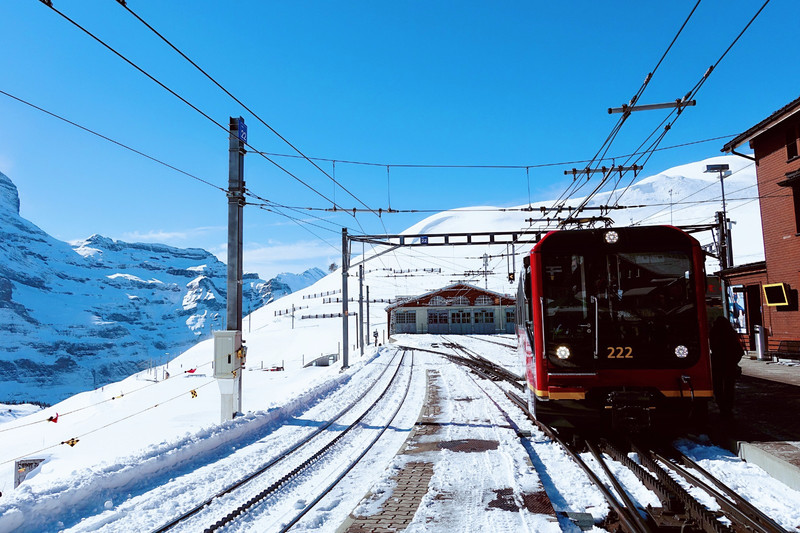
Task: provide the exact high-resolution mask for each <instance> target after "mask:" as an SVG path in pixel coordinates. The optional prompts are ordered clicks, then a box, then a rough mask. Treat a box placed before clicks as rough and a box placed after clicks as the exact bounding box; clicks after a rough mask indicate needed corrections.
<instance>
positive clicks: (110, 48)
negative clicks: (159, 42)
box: [39, 0, 336, 205]
mask: <svg viewBox="0 0 800 533" xmlns="http://www.w3.org/2000/svg"><path fill="white" fill-rule="evenodd" d="M39 1H40V2H42V3H43V4H44V5H46V6H47V7H49V8H50V9H52V10H53V11H54V12H56V13H57V14H58V15H60V16H61V17H62V18H64V19H65V20H66V21H68V22H69V23H70V24H72V25H73V26H75V27H76V28H78V29H80V30H81V31H82V32H84V33H85V34H86V35H88V36H89V37H91V38H92V39H94V40H95V41H97V42H98V43H100V44H101V45H103V47H105V48H106V49H108V50H109V51H111V52H112V53H113V54H114V55H116V56H117V57H119V58H120V59H122V60H123V61H125V62H126V63H128V64H129V65H130V66H132V67H133V68H135V69H136V70H138V71H139V72H141V73H142V74H144V75H145V76H146V77H147V78H149V79H150V80H152V81H153V82H155V83H156V84H157V85H158V86H159V87H162V88H163V89H164V90H166V91H167V92H169V93H170V94H172V95H173V96H175V97H176V98H178V99H179V100H180V101H181V102H183V103H185V104H186V105H188V106H189V107H190V108H192V109H193V110H195V111H196V112H198V113H199V114H200V115H202V116H203V117H205V118H206V119H207V120H209V121H210V122H211V123H212V124H214V125H215V126H217V127H218V128H220V129H222V130H223V131H224V132H225V133H226V135H228V136H230V131H229V129H228V128H227V127H225V126H224V125H222V124H221V123H219V122H218V121H216V120H214V119H213V118H212V117H211V116H209V115H208V114H207V113H205V112H204V111H203V110H201V109H200V108H198V107H197V106H195V105H194V104H192V103H191V102H189V101H188V100H187V99H186V98H184V97H183V96H181V95H180V94H178V93H177V92H175V91H174V90H172V89H170V88H169V87H168V86H166V85H165V84H164V83H162V82H161V81H159V80H158V79H157V78H156V77H154V76H153V75H151V74H150V73H148V72H147V71H145V70H144V69H143V68H141V67H140V66H138V65H137V64H136V63H134V62H133V61H131V60H130V59H128V58H127V57H125V56H124V55H123V54H122V53H120V52H118V51H117V50H116V49H115V48H114V47H112V46H111V45H109V44H108V43H106V42H105V41H103V40H102V39H100V38H99V37H98V36H96V35H95V34H93V33H92V32H90V31H89V30H88V29H86V28H84V27H83V26H81V25H80V24H79V23H78V22H76V21H75V20H73V19H71V18H70V17H69V16H67V15H66V14H65V13H63V12H61V11H59V10H58V9H56V8H55V7H54V6H53V4H52V3H51V2H48V1H46V0H39ZM244 144H245V145H246V146H247V147H248V148H250V149H251V151H252V152H254V153H257V154H259V155H261V157H263V158H264V159H266V160H267V161H269V162H270V163H272V164H273V165H274V166H275V167H277V168H278V169H280V170H281V171H283V172H284V173H285V174H287V175H288V176H290V177H291V178H293V179H295V180H296V181H298V182H299V183H301V184H302V185H304V186H305V187H307V188H308V189H310V190H311V191H313V192H314V193H316V194H317V195H319V196H321V197H322V198H324V199H325V200H327V201H328V202H330V203H331V204H333V205H336V204H335V203H334V202H333V200H331V199H330V198H328V197H327V196H326V195H325V194H323V193H322V192H320V191H318V190H317V189H315V188H314V187H312V186H311V185H309V184H308V183H306V182H305V181H303V180H302V179H301V178H299V177H298V176H296V175H295V174H294V173H292V172H291V171H290V170H288V169H287V168H284V167H283V166H282V165H280V164H278V163H277V162H276V161H274V160H273V159H271V158H269V157H267V156H266V155H264V153H263V152H260V151H258V150H256V149H255V148H254V147H253V146H252V145H250V144H249V143H247V142H244Z"/></svg>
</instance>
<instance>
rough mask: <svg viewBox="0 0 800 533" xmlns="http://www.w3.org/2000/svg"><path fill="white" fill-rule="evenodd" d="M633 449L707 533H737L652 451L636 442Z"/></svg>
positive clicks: (644, 464)
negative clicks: (676, 479) (671, 474)
mask: <svg viewBox="0 0 800 533" xmlns="http://www.w3.org/2000/svg"><path fill="white" fill-rule="evenodd" d="M631 449H632V450H633V451H634V452H635V453H636V454H638V456H639V461H641V463H642V466H644V467H645V468H647V469H648V470H650V471H651V472H652V473H653V475H654V476H655V477H656V478H657V479H658V481H659V482H661V483H663V484H664V486H665V487H666V488H667V490H669V491H671V492H673V493H674V494H675V495H676V496H677V497H678V498H679V499H680V500H681V501H682V502H683V504H684V506H685V511H686V513H687V515H688V516H689V517H691V518H692V519H694V520H697V522H698V525H699V526H700V528H701V529H702V531H705V532H706V533H735V531H736V530H734V529H733V528H731V527H730V526H728V525H726V524H723V523H722V522H720V521H719V520H718V519H717V516H716V515H715V514H714V513H713V512H711V511H709V510H708V509H707V508H706V507H705V506H704V505H703V504H702V503H700V502H699V501H697V499H696V498H695V497H693V496H692V495H691V494H689V492H688V491H687V490H686V489H684V488H683V487H682V486H681V485H680V484H679V483H678V482H677V481H675V480H674V479H673V478H672V477H671V476H670V475H669V472H667V471H666V470H665V469H664V468H663V467H661V466H660V465H659V463H658V461H657V460H656V459H655V457H653V454H652V452H650V451H649V450H643V449H642V448H640V447H639V446H637V445H636V444H635V443H631Z"/></svg>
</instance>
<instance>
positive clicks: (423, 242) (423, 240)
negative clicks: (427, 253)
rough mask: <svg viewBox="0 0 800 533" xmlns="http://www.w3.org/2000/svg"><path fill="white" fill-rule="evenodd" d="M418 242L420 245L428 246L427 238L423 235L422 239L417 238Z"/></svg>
mask: <svg viewBox="0 0 800 533" xmlns="http://www.w3.org/2000/svg"><path fill="white" fill-rule="evenodd" d="M419 242H420V244H428V237H427V236H425V235H423V236H422V237H420V238H419Z"/></svg>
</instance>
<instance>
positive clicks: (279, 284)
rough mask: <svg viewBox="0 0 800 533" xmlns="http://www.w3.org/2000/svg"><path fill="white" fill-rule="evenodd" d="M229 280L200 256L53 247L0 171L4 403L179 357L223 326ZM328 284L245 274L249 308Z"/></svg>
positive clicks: (87, 244)
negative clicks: (22, 211)
mask: <svg viewBox="0 0 800 533" xmlns="http://www.w3.org/2000/svg"><path fill="white" fill-rule="evenodd" d="M226 276H227V272H226V267H225V265H224V263H222V262H221V261H219V260H218V259H217V258H216V257H215V256H214V255H213V254H211V253H210V252H207V251H206V250H202V249H198V248H187V249H181V248H174V247H171V246H165V245H162V244H143V243H126V242H122V241H115V240H112V239H109V238H106V237H103V236H101V235H93V236H91V237H89V238H88V239H86V240H84V241H80V242H74V243H66V242H62V241H59V240H57V239H54V238H53V237H51V236H50V235H48V234H47V233H45V232H44V231H42V230H41V229H40V228H38V227H37V226H35V225H34V224H32V223H31V222H29V221H27V220H25V219H24V218H22V217H20V215H19V196H18V194H17V189H16V186H15V185H14V184H13V183H12V182H11V180H10V179H9V178H8V177H7V176H5V175H4V174H2V173H0V335H1V336H2V341H1V342H0V391H1V392H0V401H4V400H5V401H8V400H26V401H39V402H45V403H52V402H55V401H59V400H62V399H64V398H66V397H68V396H71V395H72V394H75V393H77V392H80V391H82V390H88V389H92V388H96V387H99V386H101V385H104V384H106V383H110V382H113V381H117V380H120V379H123V378H124V377H127V376H129V375H131V374H133V373H135V372H137V371H139V370H141V369H143V368H145V367H147V366H148V365H151V364H159V363H162V362H164V361H166V360H168V359H169V358H170V357H174V356H175V355H177V353H180V351H183V350H184V349H186V348H188V347H189V346H191V345H192V344H193V343H195V342H196V341H197V340H200V339H201V338H206V337H208V336H210V331H211V328H212V327H213V328H214V329H222V328H224V326H225V324H224V321H225V293H226V285H225V283H226ZM323 276H324V273H323V272H322V271H321V270H319V269H317V268H314V269H310V270H308V271H306V272H304V273H303V274H299V275H298V274H281V275H279V276H277V277H276V278H274V279H271V280H269V281H265V280H262V279H260V278H259V277H258V275H257V274H246V275H245V279H244V282H245V284H244V288H243V294H244V304H243V307H244V309H245V310H248V311H250V310H255V309H258V308H260V307H262V306H263V305H264V304H266V303H268V302H270V301H272V300H273V299H277V298H280V297H281V296H284V295H286V294H289V293H291V292H293V291H295V290H297V289H298V288H302V287H305V286H308V285H310V284H312V283H314V282H315V281H317V280H318V279H320V278H321V277H323ZM170 353H171V355H170Z"/></svg>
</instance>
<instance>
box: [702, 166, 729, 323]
mask: <svg viewBox="0 0 800 533" xmlns="http://www.w3.org/2000/svg"><path fill="white" fill-rule="evenodd" d="M729 168H730V167H729V165H728V164H727V163H723V164H721V165H706V170H705V172H718V173H719V186H720V188H721V190H722V212H719V211H717V223H718V224H719V230H718V233H719V264H720V268H721V270H725V269H726V268H730V267H732V266H733V246H732V242H731V229H730V221H729V220H728V210H727V206H726V205H725V178H727V177H728V176H730V175H731V171H730V170H729ZM720 288H721V289H722V313H723V314H724V315H725V318H728V286H727V284H726V283H725V280H724V279H722V277H721V276H720Z"/></svg>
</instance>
